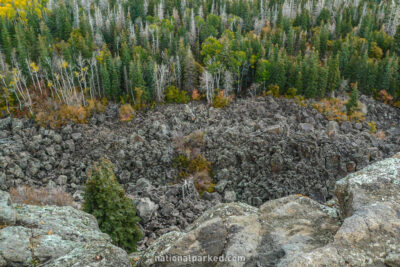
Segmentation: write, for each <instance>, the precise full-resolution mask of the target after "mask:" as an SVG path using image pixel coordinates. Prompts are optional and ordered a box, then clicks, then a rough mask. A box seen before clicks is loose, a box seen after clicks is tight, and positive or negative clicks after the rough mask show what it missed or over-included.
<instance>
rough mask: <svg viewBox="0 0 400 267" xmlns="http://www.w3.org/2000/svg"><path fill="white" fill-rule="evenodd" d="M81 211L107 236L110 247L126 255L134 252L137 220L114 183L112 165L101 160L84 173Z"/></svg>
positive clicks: (127, 200) (137, 233)
mask: <svg viewBox="0 0 400 267" xmlns="http://www.w3.org/2000/svg"><path fill="white" fill-rule="evenodd" d="M88 177H89V178H88V182H87V185H86V189H85V193H84V203H83V210H84V211H85V212H88V213H90V214H92V215H93V216H95V217H96V219H97V222H98V224H99V227H100V229H101V231H103V232H105V233H107V234H109V235H110V237H111V239H112V240H113V243H114V244H115V245H117V246H119V247H121V248H123V249H125V250H126V251H128V252H132V251H135V250H136V243H137V241H138V240H139V239H141V238H142V236H143V234H142V233H141V231H140V229H139V228H138V226H137V223H138V222H139V220H140V219H139V217H138V216H136V209H135V207H134V206H133V204H132V201H131V200H130V199H129V198H127V197H126V196H125V192H124V190H123V188H122V186H121V185H120V184H119V183H118V182H117V179H116V177H115V174H114V172H113V165H112V163H111V162H110V161H109V160H106V159H102V161H101V162H100V163H95V164H94V166H93V167H92V169H91V170H90V171H89V173H88Z"/></svg>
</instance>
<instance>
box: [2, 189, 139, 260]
mask: <svg viewBox="0 0 400 267" xmlns="http://www.w3.org/2000/svg"><path fill="white" fill-rule="evenodd" d="M0 225H1V226H2V227H1V228H0V266H4V267H5V266H49V267H50V266H52V267H55V266H59V267H67V266H93V267H95V266H98V267H103V266H121V267H123V266H131V264H130V262H129V259H128V255H127V253H126V252H125V251H124V250H122V249H121V248H118V247H116V246H114V245H112V244H111V239H110V237H109V236H108V235H106V234H104V233H102V232H101V231H100V230H99V227H98V225H97V221H96V219H95V218H94V217H93V216H92V215H89V214H86V213H84V212H82V211H79V210H76V209H74V208H72V207H56V206H43V207H39V206H29V205H16V204H14V205H13V204H11V202H10V199H9V194H8V193H6V192H3V191H0Z"/></svg>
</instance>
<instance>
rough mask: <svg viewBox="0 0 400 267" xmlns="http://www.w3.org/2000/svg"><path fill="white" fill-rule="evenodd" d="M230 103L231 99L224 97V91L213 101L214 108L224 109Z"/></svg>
mask: <svg viewBox="0 0 400 267" xmlns="http://www.w3.org/2000/svg"><path fill="white" fill-rule="evenodd" d="M231 102H232V97H230V96H225V91H224V90H221V91H219V93H218V94H217V95H216V96H215V97H214V99H213V107H214V108H224V107H226V106H227V105H229V104H230V103H231Z"/></svg>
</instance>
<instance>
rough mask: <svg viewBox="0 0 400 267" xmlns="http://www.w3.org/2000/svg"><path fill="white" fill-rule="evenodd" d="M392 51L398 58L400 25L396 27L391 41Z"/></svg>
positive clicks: (399, 53) (399, 51)
mask: <svg viewBox="0 0 400 267" xmlns="http://www.w3.org/2000/svg"><path fill="white" fill-rule="evenodd" d="M393 49H394V51H395V52H396V53H397V55H398V56H400V24H399V25H398V26H397V29H396V33H395V35H394V40H393Z"/></svg>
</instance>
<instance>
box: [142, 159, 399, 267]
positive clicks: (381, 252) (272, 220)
mask: <svg viewBox="0 0 400 267" xmlns="http://www.w3.org/2000/svg"><path fill="white" fill-rule="evenodd" d="M399 192H400V154H397V155H395V156H394V157H392V158H388V159H385V160H382V161H379V162H377V163H374V164H372V165H370V166H368V167H366V168H364V169H362V170H360V171H358V172H356V173H353V174H351V175H348V176H347V177H345V178H343V179H341V180H339V181H338V182H337V183H336V186H335V196H336V198H335V201H336V203H333V202H332V201H330V204H329V205H323V204H320V203H318V202H316V201H314V200H312V199H310V198H308V197H304V196H301V195H291V196H288V197H284V198H280V199H276V200H272V201H268V202H266V203H264V204H263V205H261V206H260V207H259V208H255V207H252V206H248V205H247V204H243V203H229V204H219V205H216V206H214V207H213V208H212V209H209V210H207V211H206V212H205V213H203V215H202V216H200V217H199V218H198V219H197V220H196V221H195V222H194V223H193V224H191V225H190V226H189V227H187V228H186V230H185V231H171V232H169V233H167V234H165V235H163V236H161V237H160V238H159V239H157V240H156V241H155V242H154V243H153V244H152V245H151V246H150V247H149V248H148V249H147V250H146V251H144V252H143V253H142V255H140V260H139V262H138V265H139V266H246V267H249V266H279V267H283V266H285V267H286V266H287V267H304V266H332V267H342V266H390V267H395V266H400V194H399ZM155 255H158V256H164V257H165V258H166V256H169V257H171V256H174V255H175V256H189V255H196V256H197V255H200V256H207V255H211V256H244V257H245V258H246V261H245V262H209V261H205V262H182V261H181V262H164V263H160V262H158V263H157V262H156V260H155V257H154V256H155ZM157 264H159V265H157Z"/></svg>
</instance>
